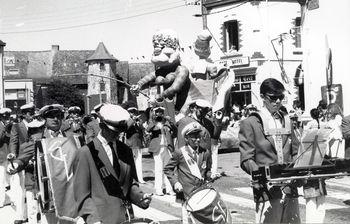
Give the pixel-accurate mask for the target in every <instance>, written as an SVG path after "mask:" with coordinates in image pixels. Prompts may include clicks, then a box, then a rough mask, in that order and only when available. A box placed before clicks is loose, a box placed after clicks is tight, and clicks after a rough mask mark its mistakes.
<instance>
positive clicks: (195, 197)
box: [186, 186, 231, 223]
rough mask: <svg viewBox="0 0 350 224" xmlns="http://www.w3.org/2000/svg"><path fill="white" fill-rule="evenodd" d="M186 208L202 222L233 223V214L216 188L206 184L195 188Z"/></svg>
mask: <svg viewBox="0 0 350 224" xmlns="http://www.w3.org/2000/svg"><path fill="white" fill-rule="evenodd" d="M186 209H187V211H189V212H190V213H191V214H192V216H193V217H194V218H196V219H197V220H198V221H200V222H202V223H231V214H230V211H229V209H228V207H227V206H226V204H225V203H224V201H223V200H222V199H221V196H220V194H219V193H218V192H217V191H216V189H214V188H212V187H209V186H205V187H201V188H199V189H197V190H195V191H194V192H193V193H192V194H191V196H190V197H189V198H188V199H187V201H186Z"/></svg>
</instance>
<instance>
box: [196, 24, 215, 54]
mask: <svg viewBox="0 0 350 224" xmlns="http://www.w3.org/2000/svg"><path fill="white" fill-rule="evenodd" d="M211 39H212V36H211V34H210V32H209V31H208V30H202V31H201V32H200V33H199V34H198V36H197V39H196V41H195V42H194V44H193V48H194V52H195V53H196V55H198V56H200V57H204V58H207V57H209V55H210V53H211V52H210V40H211Z"/></svg>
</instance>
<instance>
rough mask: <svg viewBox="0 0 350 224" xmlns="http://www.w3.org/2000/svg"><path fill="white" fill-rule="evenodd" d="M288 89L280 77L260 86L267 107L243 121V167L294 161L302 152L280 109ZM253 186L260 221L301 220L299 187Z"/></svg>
mask: <svg viewBox="0 0 350 224" xmlns="http://www.w3.org/2000/svg"><path fill="white" fill-rule="evenodd" d="M284 91H285V89H284V86H283V84H282V83H281V82H279V81H278V80H276V79H273V78H268V79H265V80H264V81H263V82H262V84H261V86H260V96H261V98H262V100H263V107H262V108H261V110H260V111H259V112H258V113H252V114H251V115H250V116H249V117H248V118H247V119H245V120H243V121H241V124H240V131H239V140H240V143H239V150H240V153H241V168H242V169H243V170H244V171H245V172H246V173H248V174H249V175H251V174H252V172H253V171H256V170H258V169H259V167H262V166H268V165H274V164H282V163H286V162H291V161H292V158H293V157H294V156H296V155H297V153H298V147H297V145H295V142H294V141H293V138H292V136H291V133H293V132H292V127H291V125H290V123H291V122H290V118H289V116H288V115H287V114H284V113H283V112H281V111H280V108H281V106H282V104H281V102H282V100H283V98H284V93H283V92H284ZM253 190H254V194H255V195H254V197H255V202H256V210H255V212H256V222H257V223H300V215H299V206H298V198H297V197H298V194H297V189H296V187H293V186H282V187H281V186H271V187H270V188H269V189H267V186H266V185H263V184H260V183H256V184H253ZM267 196H269V197H267Z"/></svg>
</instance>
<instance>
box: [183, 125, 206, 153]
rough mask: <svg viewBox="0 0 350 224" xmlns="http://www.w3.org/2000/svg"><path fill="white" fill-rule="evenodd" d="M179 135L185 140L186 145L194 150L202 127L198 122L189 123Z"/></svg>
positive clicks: (198, 142)
mask: <svg viewBox="0 0 350 224" xmlns="http://www.w3.org/2000/svg"><path fill="white" fill-rule="evenodd" d="M181 135H182V136H183V138H184V139H185V143H186V145H189V146H191V148H193V149H195V150H196V149H198V147H199V144H200V141H201V138H202V127H201V125H200V124H199V123H198V122H191V123H189V124H187V125H186V126H185V127H184V128H183V129H182V131H181Z"/></svg>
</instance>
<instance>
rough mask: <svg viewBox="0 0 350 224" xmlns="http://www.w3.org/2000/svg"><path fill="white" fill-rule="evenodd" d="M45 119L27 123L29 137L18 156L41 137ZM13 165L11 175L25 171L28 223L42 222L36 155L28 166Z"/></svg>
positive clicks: (20, 147)
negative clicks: (36, 177)
mask: <svg viewBox="0 0 350 224" xmlns="http://www.w3.org/2000/svg"><path fill="white" fill-rule="evenodd" d="M44 124H45V121H44V120H37V119H34V120H32V121H31V122H30V123H28V124H27V125H26V127H27V139H26V141H25V142H23V143H22V144H20V146H19V152H18V156H20V155H21V154H22V153H23V149H24V148H26V147H27V146H28V145H31V144H32V143H31V141H34V142H35V141H36V139H41V134H42V131H43V128H44ZM12 168H13V167H12V165H11V166H8V172H9V173H10V174H11V175H15V174H16V173H20V172H24V177H25V178H24V182H25V184H24V186H25V198H26V207H25V209H27V212H26V215H27V218H28V224H37V223H39V222H40V219H38V213H39V204H38V201H37V196H36V191H37V189H35V184H36V183H35V179H34V169H35V168H34V157H33V158H32V159H31V160H30V161H29V163H28V164H27V165H26V166H21V167H18V168H17V169H15V170H14V169H12Z"/></svg>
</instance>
